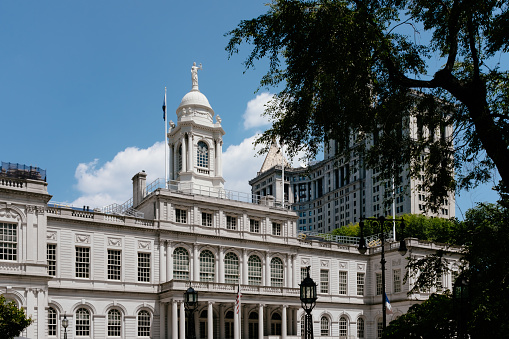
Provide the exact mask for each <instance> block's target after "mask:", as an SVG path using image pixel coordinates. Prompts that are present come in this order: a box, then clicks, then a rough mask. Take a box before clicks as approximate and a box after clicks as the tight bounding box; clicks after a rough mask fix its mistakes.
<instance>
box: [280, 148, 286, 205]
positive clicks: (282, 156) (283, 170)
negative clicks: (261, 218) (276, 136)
mask: <svg viewBox="0 0 509 339" xmlns="http://www.w3.org/2000/svg"><path fill="white" fill-rule="evenodd" d="M279 143H280V144H281V172H282V174H281V176H282V177H283V180H282V183H283V185H282V186H283V188H282V190H283V192H282V193H283V198H282V199H281V200H282V201H281V203H282V206H283V208H285V153H284V152H283V141H282V140H279Z"/></svg>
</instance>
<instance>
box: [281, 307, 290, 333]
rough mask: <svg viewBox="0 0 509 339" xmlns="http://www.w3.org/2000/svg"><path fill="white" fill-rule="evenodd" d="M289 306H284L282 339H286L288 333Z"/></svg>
mask: <svg viewBox="0 0 509 339" xmlns="http://www.w3.org/2000/svg"><path fill="white" fill-rule="evenodd" d="M287 307H288V306H286V305H283V312H282V314H281V339H286V337H287V333H288V321H287V319H286V308H287Z"/></svg>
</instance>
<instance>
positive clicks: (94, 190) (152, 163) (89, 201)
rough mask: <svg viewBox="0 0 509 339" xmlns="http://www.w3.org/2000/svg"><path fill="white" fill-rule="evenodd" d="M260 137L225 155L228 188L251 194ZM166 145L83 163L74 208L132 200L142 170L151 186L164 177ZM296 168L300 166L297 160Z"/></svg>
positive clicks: (77, 174) (258, 165) (258, 164)
mask: <svg viewBox="0 0 509 339" xmlns="http://www.w3.org/2000/svg"><path fill="white" fill-rule="evenodd" d="M257 136H258V134H254V135H253V136H251V137H248V138H246V139H244V140H242V141H241V142H240V143H239V144H238V145H231V146H229V147H228V148H227V149H226V151H224V153H223V158H222V159H223V161H222V163H223V177H224V178H225V180H226V183H225V189H227V190H231V191H236V192H241V193H250V192H251V186H249V180H251V179H253V178H254V177H255V176H256V175H257V173H258V171H259V170H260V168H261V167H262V164H263V161H264V160H265V156H256V152H257V151H258V150H259V149H260V147H257V148H256V149H255V148H254V147H253V142H254V140H255V139H256V137H257ZM163 159H164V143H162V142H157V143H155V144H154V145H152V146H151V147H149V148H146V149H140V148H137V147H129V148H126V149H125V150H123V151H121V152H119V153H117V154H116V155H115V157H114V158H113V159H112V160H110V161H107V162H106V163H104V164H102V165H99V160H98V159H95V160H94V161H92V162H89V163H80V164H79V165H78V167H77V168H76V172H75V177H76V179H77V181H78V183H77V184H76V186H75V187H76V188H77V190H78V191H79V192H80V194H81V196H80V197H79V198H77V199H76V200H75V201H73V202H72V205H74V206H78V207H80V206H90V207H91V208H94V207H104V206H107V205H110V204H112V203H118V204H121V203H123V202H125V201H127V200H128V199H130V198H131V197H132V181H131V178H132V177H133V176H134V175H135V174H136V173H138V172H140V171H141V170H145V172H147V183H151V182H152V181H154V180H155V179H157V178H164V161H163ZM292 165H293V166H295V167H298V166H300V164H299V161H298V160H297V158H296V159H294V161H293V164H292Z"/></svg>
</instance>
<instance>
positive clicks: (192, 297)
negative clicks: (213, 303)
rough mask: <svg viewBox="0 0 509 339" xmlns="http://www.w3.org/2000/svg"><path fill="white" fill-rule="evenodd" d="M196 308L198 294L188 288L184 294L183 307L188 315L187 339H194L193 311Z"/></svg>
mask: <svg viewBox="0 0 509 339" xmlns="http://www.w3.org/2000/svg"><path fill="white" fill-rule="evenodd" d="M196 306H198V292H196V291H195V290H194V288H192V287H189V288H188V289H187V291H185V292H184V307H185V308H186V311H187V313H188V316H187V339H196V334H195V331H194V310H195V309H196Z"/></svg>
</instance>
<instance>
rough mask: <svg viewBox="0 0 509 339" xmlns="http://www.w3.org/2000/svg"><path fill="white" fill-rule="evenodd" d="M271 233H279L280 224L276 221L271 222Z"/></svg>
mask: <svg viewBox="0 0 509 339" xmlns="http://www.w3.org/2000/svg"><path fill="white" fill-rule="evenodd" d="M272 235H281V224H280V223H278V222H273V223H272Z"/></svg>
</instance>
